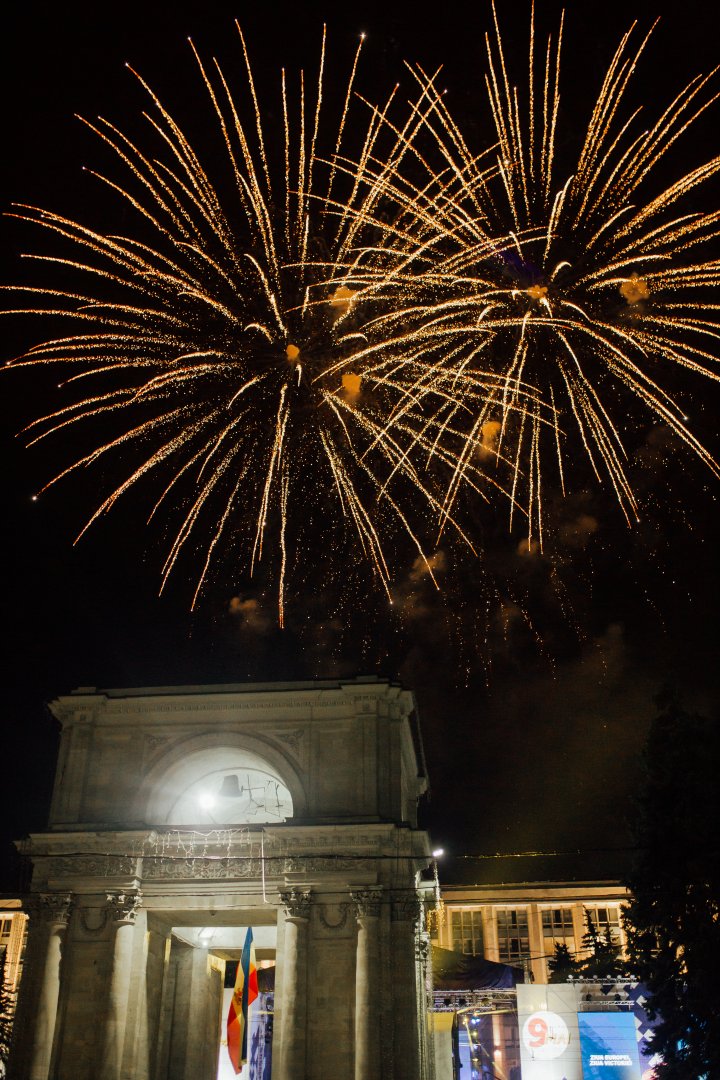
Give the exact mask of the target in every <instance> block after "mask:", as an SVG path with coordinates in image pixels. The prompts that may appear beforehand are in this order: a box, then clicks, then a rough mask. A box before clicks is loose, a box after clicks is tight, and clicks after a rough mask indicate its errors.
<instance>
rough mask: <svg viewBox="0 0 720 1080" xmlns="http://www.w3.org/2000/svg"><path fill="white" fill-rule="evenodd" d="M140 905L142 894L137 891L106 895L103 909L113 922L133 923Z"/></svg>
mask: <svg viewBox="0 0 720 1080" xmlns="http://www.w3.org/2000/svg"><path fill="white" fill-rule="evenodd" d="M141 904H142V893H141V892H140V891H139V890H138V891H137V892H119V893H108V894H107V900H106V904H105V907H106V910H107V912H108V915H109V917H110V918H111V919H112V920H113V922H116V923H134V922H135V920H136V919H137V914H138V910H139V909H140V906H141Z"/></svg>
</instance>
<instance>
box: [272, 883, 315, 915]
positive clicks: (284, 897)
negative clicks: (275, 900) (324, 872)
mask: <svg viewBox="0 0 720 1080" xmlns="http://www.w3.org/2000/svg"><path fill="white" fill-rule="evenodd" d="M278 895H279V896H280V903H281V904H282V906H283V907H284V908H285V916H286V918H288V919H309V918H310V905H311V903H312V891H311V890H310V889H296V888H292V889H286V890H284V891H282V892H280V893H279V894H278Z"/></svg>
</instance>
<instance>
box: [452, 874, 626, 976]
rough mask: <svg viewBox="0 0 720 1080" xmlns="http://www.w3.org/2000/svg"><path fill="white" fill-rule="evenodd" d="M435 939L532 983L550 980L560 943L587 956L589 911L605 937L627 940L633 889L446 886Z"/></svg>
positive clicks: (561, 884)
mask: <svg viewBox="0 0 720 1080" xmlns="http://www.w3.org/2000/svg"><path fill="white" fill-rule="evenodd" d="M441 895H442V910H441V915H440V918H438V919H437V920H436V928H435V934H436V936H435V938H434V941H435V943H436V944H437V945H439V946H440V947H441V948H444V949H451V950H453V951H455V952H459V953H464V954H465V955H467V956H481V957H485V959H486V960H493V961H496V962H499V963H502V964H510V965H511V966H513V967H521V968H523V969H524V970H525V972H526V973H527V975H526V977H527V976H529V977H530V978H531V979H532V981H534V982H538V983H545V982H547V981H548V976H549V970H548V960H550V959H551V958H552V956H553V953H554V950H555V945H557V944H560V945H567V946H568V948H569V950H570V952H571V953H572V955H573V956H575V957H580V958H583V957H584V956H586V955H587V953H586V952H583V948H582V939H583V936H584V934H585V932H586V929H587V924H586V912H587V913H588V914H589V915H590V917H591V918H592V920H593V923H594V925H595V926H596V927H597V929H598V931H599V933H600V936H601V937H602V936H603V935H604V934H605V933H606V931H607V930H608V929H609V931H610V935H611V938H612V940H613V942H614V943H615V944H617V945H619V946H623V945H624V944H625V937H624V934H623V929H622V925H621V917H620V916H621V911H622V907H623V904H625V903H627V900H628V892H627V890H626V889H625V888H624V886H622V885H620V884H619V883H617V882H604V881H600V882H519V883H513V884H505V885H443V886H442V889H441Z"/></svg>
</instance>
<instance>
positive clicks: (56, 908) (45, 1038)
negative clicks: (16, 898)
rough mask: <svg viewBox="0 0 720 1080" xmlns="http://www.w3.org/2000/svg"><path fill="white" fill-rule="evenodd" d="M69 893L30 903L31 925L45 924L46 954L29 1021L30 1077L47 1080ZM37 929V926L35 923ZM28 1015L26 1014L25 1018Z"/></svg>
mask: <svg viewBox="0 0 720 1080" xmlns="http://www.w3.org/2000/svg"><path fill="white" fill-rule="evenodd" d="M72 907H73V899H72V894H71V893H40V894H39V895H38V896H37V897H35V898H34V899H33V901H32V903H31V906H30V920H31V921H30V927H31V932H32V924H33V921H35V920H37V922H38V923H42V924H44V925H45V927H46V931H47V940H46V943H45V958H44V964H43V968H42V975H41V978H40V987H39V994H38V998H37V1013H36V1015H35V1017H33V1019H32V1021H31V1023H32V1028H33V1030H34V1038H33V1041H32V1051H31V1054H30V1071H29V1073H28V1076H29V1080H47V1077H48V1075H49V1072H50V1061H51V1058H52V1050H53V1042H54V1039H55V1025H56V1021H57V1011H58V998H59V996H60V962H61V959H62V946H63V939H64V937H65V931H66V929H67V924H68V922H69V919H70V914H71V912H72ZM38 929H39V927H38ZM27 1019H29V1018H27V1017H26V1020H27Z"/></svg>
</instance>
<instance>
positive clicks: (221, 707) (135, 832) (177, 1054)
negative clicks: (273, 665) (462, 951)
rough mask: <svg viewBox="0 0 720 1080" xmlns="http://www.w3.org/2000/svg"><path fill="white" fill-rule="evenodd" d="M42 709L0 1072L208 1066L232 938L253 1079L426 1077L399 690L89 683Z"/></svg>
mask: <svg viewBox="0 0 720 1080" xmlns="http://www.w3.org/2000/svg"><path fill="white" fill-rule="evenodd" d="M51 708H52V710H53V712H54V714H55V716H56V717H57V718H58V720H59V721H60V723H61V725H62V740H61V745H60V755H59V761H58V770H57V776H56V782H55V788H54V792H53V801H52V806H51V812H50V824H49V828H48V830H47V831H46V832H44V833H41V834H35V835H33V836H31V837H30V839H29V841H27V842H26V843H25V844H24V845H23V848H24V852H25V854H26V855H27V856H28V857H29V859H30V860H31V862H32V887H31V892H30V894H29V896H28V897H27V900H26V903H27V910H28V911H29V912H30V922H29V933H28V946H27V954H26V964H25V975H24V977H23V981H22V985H21V989H20V996H19V1001H18V1017H17V1023H16V1033H17V1039H16V1041H15V1043H14V1045H13V1049H12V1053H11V1058H10V1076H11V1078H12V1080H48V1078H49V1077H52V1080H96V1078H97V1077H98V1076H102V1077H103V1080H124V1078H128V1077H132V1080H217V1078H218V1077H220V1076H223V1075H225V1074H226V1072H227V1069H226V1063H225V1061H224V1059H223V1051H222V1047H221V1028H222V1015H223V998H224V992H223V984H224V982H225V981H226V980H225V979H224V978H223V975H224V973H225V967H226V964H227V963H228V962H230V961H233V960H237V959H238V957H239V955H240V952H241V949H242V944H243V941H244V938H245V935H246V931H247V928H249V927H252V929H253V934H254V938H255V946H256V955H257V961H258V965H259V966H261V967H262V968H263V969H264V970H265V971H266V972H267V969H269V968H272V967H276V971H277V978H276V979H275V980H273V981H272V997H273V1005H274V1008H273V1017H272V1020H273V1036H272V1078H273V1080H291V1078H292V1080H295V1078H297V1077H303V1078H307V1080H320V1078H321V1077H323V1078H324V1077H328V1076H332V1077H333V1080H366V1078H367V1077H373V1078H377V1080H418V1078H426V1077H427V1078H429V1077H430V1075H431V1073H430V1065H429V1058H428V1047H427V1038H426V1023H425V1014H426V1006H427V999H426V988H427V980H428V975H427V962H428V953H429V949H428V946H427V938H426V936H425V935H424V932H423V928H422V922H421V903H420V899H419V896H418V889H417V884H418V877H419V874H420V873H421V872H422V871H423V870H424V869H425V868H426V867H427V866H428V864H429V863H430V858H431V857H430V848H429V843H428V838H427V835H426V834H425V833H424V832H422V831H421V830H419V829H418V828H417V820H416V809H417V800H418V797H419V795H420V794H421V793H422V791H424V790H425V786H426V780H425V777H424V774H423V769H422V764H421V762H422V753H421V747H420V743H419V733H418V731H417V729H416V726H415V721H414V700H413V697H412V695H411V694H410V693H409V692H408V691H406V690H403V689H402V688H401V687H400V686H398V685H396V684H393V683H389V682H386V681H381V680H377V679H374V678H360V679H353V680H348V681H346V682H338V681H324V682H312V683H311V682H303V683H272V684H262V685H258V684H250V685H231V686H215V687H164V688H145V689H136V690H102V691H100V690H95V689H94V688H91V689H82V690H78V691H76V692H75V693H74V694H71V695H69V696H67V697H63V698H60V699H59V700H58V701H55V702H53V703H52V705H51ZM389 972H392V978H388V977H386V976H387V973H389ZM381 973H382V974H381ZM268 978H269V976H268ZM268 985H270V982H268ZM267 993H268V994H270V990H268V991H267ZM266 1032H267V1028H266ZM262 1075H263V1076H264V1075H265V1072H264V1071H263V1074H262Z"/></svg>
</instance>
